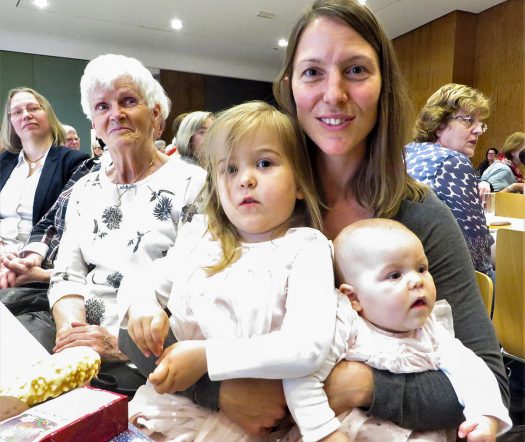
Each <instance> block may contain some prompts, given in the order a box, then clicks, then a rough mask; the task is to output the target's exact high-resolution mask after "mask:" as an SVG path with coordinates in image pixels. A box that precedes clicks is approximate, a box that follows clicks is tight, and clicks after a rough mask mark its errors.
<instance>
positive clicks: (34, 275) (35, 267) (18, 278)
mask: <svg viewBox="0 0 525 442" xmlns="http://www.w3.org/2000/svg"><path fill="white" fill-rule="evenodd" d="M42 262H43V258H42V256H40V255H39V254H38V253H34V252H30V253H28V254H27V255H26V256H25V257H24V258H19V257H18V254H16V253H10V254H9V255H7V256H6V257H5V258H4V259H3V260H2V266H1V270H0V288H7V287H16V286H20V285H22V284H26V283H28V282H49V280H50V277H51V272H50V271H47V270H44V269H42V267H41V266H42Z"/></svg>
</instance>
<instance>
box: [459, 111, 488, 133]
mask: <svg viewBox="0 0 525 442" xmlns="http://www.w3.org/2000/svg"><path fill="white" fill-rule="evenodd" d="M449 119H450V120H461V121H463V123H465V124H466V125H467V127H472V126H477V125H479V126H480V127H481V132H483V133H485V132H487V129H488V128H489V127H488V126H487V123H484V122H483V121H477V120H476V119H475V118H474V117H472V116H471V115H467V116H463V115H456V116H455V117H450V118H449Z"/></svg>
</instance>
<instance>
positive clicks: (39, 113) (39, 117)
mask: <svg viewBox="0 0 525 442" xmlns="http://www.w3.org/2000/svg"><path fill="white" fill-rule="evenodd" d="M9 113H10V118H11V124H12V125H13V129H14V131H15V133H16V134H17V135H18V136H19V137H20V140H21V141H22V144H23V143H24V140H28V139H31V138H35V137H36V138H40V137H47V136H49V135H50V134H51V128H50V127H49V121H48V119H47V114H46V112H45V110H44V109H43V108H42V106H41V105H40V103H39V102H38V100H37V99H36V97H35V96H34V95H33V94H31V93H29V92H18V93H17V94H15V95H13V96H12V97H11V103H10V108H9Z"/></svg>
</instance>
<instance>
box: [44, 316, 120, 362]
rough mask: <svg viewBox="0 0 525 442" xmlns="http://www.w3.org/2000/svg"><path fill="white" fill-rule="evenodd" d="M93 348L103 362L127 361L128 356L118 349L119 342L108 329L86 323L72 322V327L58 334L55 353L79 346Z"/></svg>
mask: <svg viewBox="0 0 525 442" xmlns="http://www.w3.org/2000/svg"><path fill="white" fill-rule="evenodd" d="M82 345H84V346H86V347H91V348H92V349H93V350H95V351H96V352H97V353H98V354H99V355H100V357H101V359H102V360H103V361H127V360H128V358H127V356H126V355H125V354H124V353H122V352H121V351H120V350H119V348H118V340H117V337H116V336H113V335H112V334H111V333H110V332H109V331H108V330H107V329H106V328H104V327H101V326H100V325H89V324H86V323H85V322H72V323H71V327H68V328H65V329H62V330H59V331H58V332H57V337H56V343H55V347H54V348H53V352H54V353H58V352H60V351H62V350H64V349H66V348H70V347H78V346H82Z"/></svg>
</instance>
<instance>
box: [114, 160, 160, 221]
mask: <svg viewBox="0 0 525 442" xmlns="http://www.w3.org/2000/svg"><path fill="white" fill-rule="evenodd" d="M154 162H155V157H153V159H152V160H151V161H150V162H149V164H148V165H147V166H146V168H145V169H144V171H143V172H142V173H141V174H140V175H139V176H138V177H137V178H136V179H135V182H134V183H131V184H124V186H126V189H125V190H124V192H122V193H120V190H119V185H118V184H116V183H115V188H116V189H117V195H118V199H117V201H116V202H115V206H114V207H115V210H116V211H118V213H119V214H120V216H122V211H121V210H120V205H121V203H122V197H123V196H124V194H125V193H126V192H127V191H128V190H129V189H134V188H135V187H136V185H135V184H136V183H137V182H138V181H140V180H141V179H142V177H143V176H144V175H146V172H147V171H148V170H150V168H151V166H153V163H154Z"/></svg>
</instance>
